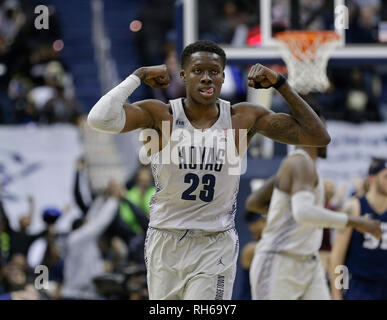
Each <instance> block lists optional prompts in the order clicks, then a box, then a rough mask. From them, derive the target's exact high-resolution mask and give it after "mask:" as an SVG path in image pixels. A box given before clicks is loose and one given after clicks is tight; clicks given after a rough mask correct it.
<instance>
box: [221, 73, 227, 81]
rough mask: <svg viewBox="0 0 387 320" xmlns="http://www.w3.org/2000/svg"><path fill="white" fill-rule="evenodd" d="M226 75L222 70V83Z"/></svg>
mask: <svg viewBox="0 0 387 320" xmlns="http://www.w3.org/2000/svg"><path fill="white" fill-rule="evenodd" d="M225 77H226V74H225V73H224V71H223V72H222V78H223V79H222V83H223V82H224V78H225Z"/></svg>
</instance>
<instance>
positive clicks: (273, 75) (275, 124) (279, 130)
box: [248, 64, 330, 147]
mask: <svg viewBox="0 0 387 320" xmlns="http://www.w3.org/2000/svg"><path fill="white" fill-rule="evenodd" d="M248 80H249V82H248V85H249V86H250V87H252V88H256V89H260V88H263V89H267V88H271V87H274V88H275V89H277V90H278V92H279V93H280V94H281V95H282V96H283V98H284V99H285V100H286V102H287V103H288V104H289V107H290V110H291V112H292V115H291V116H290V115H286V114H278V113H274V112H271V111H270V110H267V109H266V110H265V109H264V108H262V107H259V108H257V110H256V111H255V117H256V121H255V124H254V131H255V132H259V133H261V134H263V135H265V136H267V137H269V138H272V139H273V140H277V141H279V142H283V143H288V144H295V145H310V146H316V147H319V146H325V145H327V144H328V143H329V142H330V137H329V134H328V132H327V131H326V129H325V126H324V124H323V122H322V121H321V120H320V118H319V117H318V116H317V114H316V113H315V112H314V111H313V110H312V108H311V107H310V106H309V105H308V103H307V102H306V101H304V99H302V98H301V97H300V96H299V95H298V94H297V92H295V91H294V90H293V89H292V88H291V87H290V86H289V84H288V83H287V81H286V79H285V78H284V77H283V76H282V75H281V74H279V73H277V72H275V71H273V70H271V69H269V68H267V67H265V66H263V65H261V64H256V65H254V66H253V67H252V68H251V70H250V72H249V75H248Z"/></svg>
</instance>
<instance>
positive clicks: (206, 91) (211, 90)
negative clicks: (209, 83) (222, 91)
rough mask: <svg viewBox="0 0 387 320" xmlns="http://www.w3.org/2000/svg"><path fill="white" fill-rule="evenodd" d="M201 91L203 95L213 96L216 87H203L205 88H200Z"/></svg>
mask: <svg viewBox="0 0 387 320" xmlns="http://www.w3.org/2000/svg"><path fill="white" fill-rule="evenodd" d="M199 92H200V94H201V95H202V96H205V97H211V96H212V95H213V94H214V92H215V89H214V88H208V89H204V88H203V89H200V90H199Z"/></svg>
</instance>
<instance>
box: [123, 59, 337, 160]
mask: <svg viewBox="0 0 387 320" xmlns="http://www.w3.org/2000/svg"><path fill="white" fill-rule="evenodd" d="M134 74H135V75H137V76H138V77H139V78H140V79H141V80H142V81H144V82H145V83H146V84H148V85H150V86H151V87H153V88H165V87H166V86H168V84H169V77H168V71H167V68H166V66H165V65H161V66H154V67H142V68H139V69H137V70H136V71H135V72H134ZM277 75H278V74H277V73H276V72H274V71H273V70H271V69H269V68H266V67H264V66H262V65H260V64H257V65H255V66H253V68H252V70H251V71H250V73H249V77H248V78H249V86H251V87H253V86H254V83H255V82H257V83H260V84H261V85H262V86H264V87H269V86H271V85H274V84H275V83H276V82H277ZM180 76H181V78H182V80H183V81H184V83H185V86H186V98H185V99H183V105H184V111H185V113H186V115H187V117H188V119H189V121H190V122H191V123H192V125H193V126H194V127H195V128H197V129H202V130H204V129H208V128H210V127H211V126H212V125H213V124H214V123H215V122H216V121H217V119H218V117H219V107H218V105H217V98H218V97H219V96H220V91H221V87H222V84H223V82H224V66H223V64H222V60H221V57H220V56H219V55H217V54H215V53H210V52H196V53H193V54H192V55H191V56H190V59H189V61H188V63H187V65H186V66H185V68H184V69H183V70H182V71H181V73H180ZM277 90H278V91H279V92H280V93H281V95H282V96H283V97H284V99H285V100H286V101H287V102H288V104H289V106H290V109H291V112H292V115H287V114H284V113H274V112H272V111H270V110H268V109H266V108H264V107H261V106H258V105H254V104H251V103H247V102H242V103H238V104H234V105H233V106H231V119H232V127H233V129H236V130H235V141H236V148H237V151H238V152H239V154H243V153H244V152H245V151H246V150H239V144H238V141H239V133H240V131H239V130H238V129H245V132H247V136H246V137H241V141H243V139H247V145H248V144H249V143H250V140H251V138H252V137H253V136H254V134H255V133H260V134H262V135H264V136H266V137H269V138H271V139H273V140H276V141H279V142H282V143H288V144H294V145H312V146H325V145H327V144H328V143H329V142H330V137H329V134H328V132H327V131H326V129H325V127H324V124H323V123H322V121H321V120H320V119H319V117H318V116H317V115H316V114H315V112H314V111H313V110H312V108H311V107H310V106H309V105H308V104H307V103H306V102H305V101H304V100H303V99H302V98H301V97H300V96H299V95H298V94H297V93H296V92H295V91H294V90H293V89H292V88H291V87H290V86H289V85H288V83H287V82H285V83H284V84H283V85H281V86H280V87H279V88H278V89H277ZM124 109H125V113H126V123H125V127H124V129H123V130H122V131H121V132H128V131H132V130H135V129H138V128H152V129H155V130H157V131H158V132H159V137H160V144H159V150H161V149H162V148H163V145H162V144H161V137H162V134H163V133H162V122H163V121H168V122H169V124H170V131H171V130H172V119H173V115H172V109H171V106H170V104H165V103H163V102H161V101H159V100H153V99H150V100H143V101H138V102H134V103H132V104H125V105H124ZM241 132H242V131H241ZM164 134H165V133H164ZM242 138H243V139H242ZM164 142H166V141H164Z"/></svg>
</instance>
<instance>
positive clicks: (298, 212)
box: [246, 147, 381, 300]
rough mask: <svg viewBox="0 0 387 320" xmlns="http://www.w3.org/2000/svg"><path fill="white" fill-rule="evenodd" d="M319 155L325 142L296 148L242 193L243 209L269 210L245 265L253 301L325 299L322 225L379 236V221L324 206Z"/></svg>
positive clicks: (320, 155) (326, 287)
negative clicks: (271, 173) (265, 177)
mask: <svg viewBox="0 0 387 320" xmlns="http://www.w3.org/2000/svg"><path fill="white" fill-rule="evenodd" d="M318 157H321V158H325V157H326V147H320V148H316V147H296V149H295V150H294V151H293V152H291V153H290V154H289V155H288V156H287V157H286V158H285V159H284V160H283V162H282V164H281V167H280V169H279V171H278V174H277V175H275V176H273V177H271V178H270V179H268V180H267V181H266V182H265V183H264V185H263V186H262V187H261V188H259V189H258V190H257V191H255V192H254V193H252V194H251V195H250V196H249V197H248V198H247V201H246V209H247V210H250V211H254V212H257V213H267V214H268V217H267V224H266V228H265V229H264V230H263V234H262V238H261V240H260V241H259V242H258V244H257V246H256V248H255V253H254V258H253V261H252V263H251V267H250V285H251V295H252V298H253V300H282V299H285V300H296V299H302V300H310V299H312V300H327V299H330V294H329V289H328V284H327V282H326V279H325V272H324V269H323V266H322V264H321V261H320V258H319V255H318V251H319V248H320V246H321V242H322V236H323V229H322V228H344V227H346V226H350V227H354V228H355V229H357V230H359V231H360V232H369V233H372V234H374V235H375V236H377V237H380V234H381V229H380V223H379V222H378V221H375V220H371V219H365V218H364V217H363V218H362V217H352V216H348V215H347V214H346V213H340V212H333V211H330V210H327V209H324V185H323V180H322V179H321V178H320V177H319V175H318V172H317V170H316V166H315V162H316V159H317V158H318Z"/></svg>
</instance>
